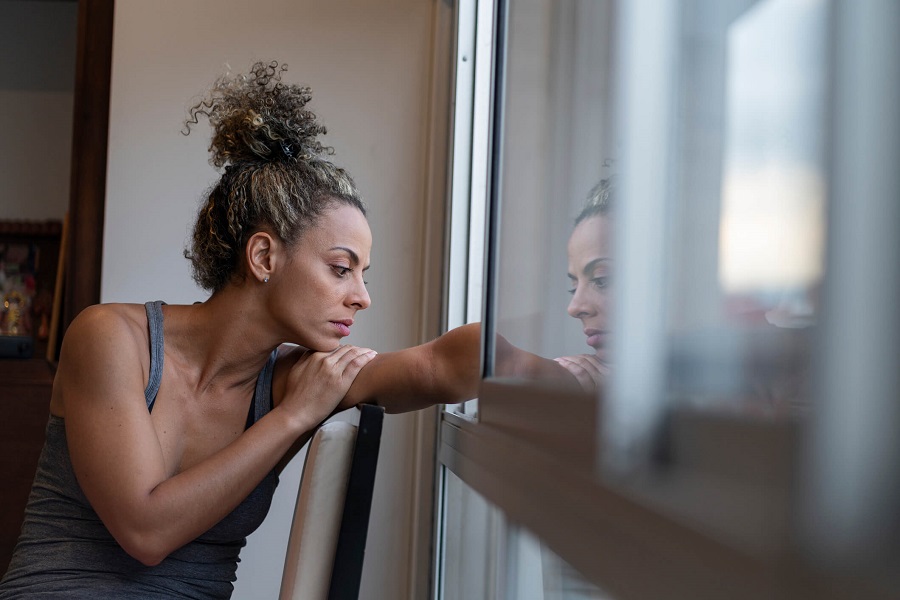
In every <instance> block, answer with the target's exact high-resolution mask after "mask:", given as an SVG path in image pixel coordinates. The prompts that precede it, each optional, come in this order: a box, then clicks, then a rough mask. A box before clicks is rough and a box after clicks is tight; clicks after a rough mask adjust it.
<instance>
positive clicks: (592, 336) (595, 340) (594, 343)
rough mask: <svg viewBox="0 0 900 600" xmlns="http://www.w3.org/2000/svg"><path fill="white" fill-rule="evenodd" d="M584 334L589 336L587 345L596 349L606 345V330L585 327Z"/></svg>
mask: <svg viewBox="0 0 900 600" xmlns="http://www.w3.org/2000/svg"><path fill="white" fill-rule="evenodd" d="M584 335H586V336H587V345H588V346H590V347H591V348H593V349H594V350H599V349H600V348H602V347H603V346H605V345H606V332H605V331H600V330H599V329H585V330H584Z"/></svg>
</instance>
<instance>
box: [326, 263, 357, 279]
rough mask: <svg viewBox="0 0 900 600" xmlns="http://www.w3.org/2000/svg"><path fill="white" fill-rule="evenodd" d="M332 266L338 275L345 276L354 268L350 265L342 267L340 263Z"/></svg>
mask: <svg viewBox="0 0 900 600" xmlns="http://www.w3.org/2000/svg"><path fill="white" fill-rule="evenodd" d="M331 268H332V269H334V272H335V274H336V275H337V276H338V277H344V276H345V275H346V274H347V273H352V272H353V269H351V268H350V267H342V266H340V265H333V266H332V267H331Z"/></svg>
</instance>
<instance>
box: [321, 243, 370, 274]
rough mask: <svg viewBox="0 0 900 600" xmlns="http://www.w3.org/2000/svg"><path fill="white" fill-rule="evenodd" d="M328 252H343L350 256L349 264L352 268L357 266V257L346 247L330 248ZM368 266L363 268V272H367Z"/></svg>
mask: <svg viewBox="0 0 900 600" xmlns="http://www.w3.org/2000/svg"><path fill="white" fill-rule="evenodd" d="M329 250H343V251H344V252H346V253H347V254H348V255H349V256H350V262H351V263H353V266H354V267H355V266H356V265H358V264H359V255H358V254H357V253H356V252H354V251H353V250H351V249H350V248H348V247H346V246H332V247H331V248H329ZM369 266H370V265H366V266H365V267H363V271H368V270H369Z"/></svg>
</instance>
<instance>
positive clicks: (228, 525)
mask: <svg viewBox="0 0 900 600" xmlns="http://www.w3.org/2000/svg"><path fill="white" fill-rule="evenodd" d="M161 305H162V302H159V301H157V302H148V303H147V304H146V309H147V321H148V326H149V331H150V378H149V381H148V383H147V388H146V389H145V390H144V397H145V399H146V401H147V408H148V410H152V409H153V403H154V401H155V400H156V394H157V392H158V390H159V384H160V379H161V377H162V367H163V327H162V308H161ZM276 352H277V351H274V352H272V355H271V356H270V357H269V360H268V362H267V363H266V366H265V367H264V368H263V370H262V371H261V372H260V374H259V377H258V378H257V382H256V390H255V392H254V395H253V401H252V403H251V405H250V411H249V414H248V415H247V427H249V426H251V425H252V424H253V423H255V422H256V421H257V420H259V419H260V418H262V416H263V415H265V414H266V413H267V412H269V410H271V408H272V372H273V370H274V366H275V357H276ZM277 485H278V476H277V475H276V474H275V472H274V471H272V472H270V473H269V474H268V475H266V477H265V479H263V481H262V482H261V483H260V484H259V486H257V487H256V489H254V490H253V492H251V494H250V495H249V496H248V497H247V498H246V499H245V500H244V501H243V502H242V503H241V504H240V505H239V506H238V507H237V508H235V509H234V511H233V512H231V514H229V515H227V516H226V517H225V518H224V519H222V520H221V521H220V522H219V523H218V524H216V525H215V526H214V527H212V528H211V529H210V530H209V531H207V532H206V533H205V534H203V535H202V536H200V537H199V538H197V539H196V540H194V541H193V542H190V543H188V544H187V545H185V546H183V547H182V548H179V549H178V550H176V551H175V552H173V553H172V554H170V555H169V556H168V557H167V558H166V559H165V560H163V561H162V562H161V563H160V564H158V565H156V566H153V567H147V566H145V565H143V564H141V563H140V562H139V561H137V560H135V559H134V558H132V557H131V556H129V555H128V554H127V553H126V552H125V551H124V550H122V548H121V547H120V546H119V545H118V543H116V541H115V539H114V538H113V537H112V535H111V534H110V533H109V531H108V530H107V529H106V527H105V526H104V525H103V523H102V521H100V518H99V517H98V516H97V513H95V512H94V510H93V509H92V508H91V506H90V504H89V503H88V501H87V498H85V496H84V493H83V492H82V491H81V488H80V487H79V485H78V481H77V480H76V479H75V473H74V471H73V469H72V462H71V460H70V458H69V449H68V445H67V443H66V430H65V421H64V420H63V419H61V418H60V417H56V416H53V415H51V416H50V420H49V421H48V423H47V439H46V441H45V443H44V449H43V451H42V452H41V457H40V460H39V462H38V468H37V472H36V474H35V478H34V484H33V485H32V488H31V495H30V496H29V498H28V505H27V507H26V508H25V522H24V524H23V525H22V533H21V535H20V536H19V540H18V543H17V544H16V549H15V552H14V554H13V557H12V561H11V562H10V565H9V569H8V570H7V572H6V575H5V576H4V577H3V580H2V581H0V600H8V599H13V598H17V599H19V598H28V599H32V598H38V599H41V598H73V599H81V598H84V599H90V600H98V599H107V598H111V599H115V598H142V599H143V598H196V599H198V600H199V599H202V600H210V599H214V598H215V599H218V598H230V597H231V592H232V591H233V589H234V586H233V585H232V584H233V582H234V581H235V579H236V576H235V572H236V571H237V563H238V561H239V560H240V559H239V558H238V555H239V553H240V550H241V548H242V547H243V546H244V545H245V544H246V538H247V536H248V535H250V534H251V533H252V532H253V531H255V530H256V528H257V527H259V525H260V524H261V523H262V521H263V519H264V518H265V516H266V514H267V513H268V512H269V507H270V505H271V502H272V495H273V494H274V492H275V487H276V486H277Z"/></svg>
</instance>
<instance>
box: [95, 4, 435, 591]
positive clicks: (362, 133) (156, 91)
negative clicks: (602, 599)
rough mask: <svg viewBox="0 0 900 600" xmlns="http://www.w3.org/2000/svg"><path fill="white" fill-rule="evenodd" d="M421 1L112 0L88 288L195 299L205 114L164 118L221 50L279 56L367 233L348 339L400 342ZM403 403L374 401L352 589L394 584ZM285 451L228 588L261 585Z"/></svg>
mask: <svg viewBox="0 0 900 600" xmlns="http://www.w3.org/2000/svg"><path fill="white" fill-rule="evenodd" d="M433 9H434V2H429V1H426V0H391V1H384V2H371V1H369V0H320V1H311V0H307V1H298V0H257V1H255V2H246V1H245V0H244V1H237V0H191V1H189V2H185V1H183V0H155V1H154V2H146V1H142V0H119V1H118V2H117V3H116V16H115V38H114V54H113V73H112V92H111V94H112V99H111V108H110V134H109V136H110V146H109V171H108V188H107V204H106V226H105V236H104V258H103V272H102V291H101V296H102V300H103V301H104V302H111V301H126V302H143V301H146V300H153V299H163V300H166V301H167V302H170V303H179V302H181V303H184V302H193V301H195V300H201V299H203V298H204V296H205V295H204V294H203V293H202V291H201V290H199V289H198V288H197V287H196V286H195V285H194V284H193V282H192V281H191V278H190V274H189V269H188V263H187V261H186V260H185V259H184V258H183V257H182V250H183V248H184V245H185V242H186V239H187V235H188V231H189V227H190V224H191V222H192V219H193V216H194V212H195V210H196V208H197V206H198V202H199V200H200V197H201V195H202V193H203V191H204V189H205V188H206V186H208V185H209V184H210V183H211V182H212V181H213V180H214V178H215V177H216V173H215V171H214V170H213V169H212V168H211V167H210V166H209V164H208V163H207V153H206V146H207V143H208V138H207V134H208V129H207V128H206V126H201V127H200V128H198V129H197V130H196V131H195V132H194V133H192V134H191V135H190V136H187V137H185V136H182V135H181V134H180V133H179V130H180V129H181V127H182V122H183V119H184V116H185V112H186V110H187V108H188V107H189V106H190V104H191V103H192V100H193V99H194V98H195V97H196V96H197V95H198V94H200V93H202V92H203V90H204V89H205V88H206V87H207V86H208V84H209V83H211V81H212V80H213V79H214V78H215V77H216V75H217V74H219V73H220V72H221V71H222V70H223V69H225V68H226V66H228V65H230V66H231V67H232V68H233V69H235V70H246V68H247V67H248V66H249V64H250V63H251V62H252V61H253V60H256V59H262V60H269V59H272V58H275V59H278V60H280V61H283V62H286V63H287V64H289V65H290V70H289V71H288V74H287V77H288V79H289V80H290V81H293V82H298V83H304V84H308V85H310V86H312V89H313V102H312V105H311V107H312V109H313V110H314V111H316V112H317V113H318V114H319V116H320V117H321V118H322V119H323V121H324V123H325V124H326V125H327V127H328V132H329V133H328V135H327V136H326V138H325V141H326V142H327V143H328V144H330V145H332V146H334V148H335V149H336V151H337V154H336V156H335V160H336V162H338V163H339V164H341V165H342V166H345V167H346V168H348V170H349V171H350V172H351V173H352V174H353V175H354V177H355V179H356V181H357V183H358V185H359V187H360V189H361V191H362V193H363V196H364V198H365V200H366V202H367V204H368V206H369V209H370V222H371V226H372V230H373V235H374V240H375V243H374V248H373V254H372V269H371V272H370V274H369V277H368V279H369V280H370V292H371V295H372V297H373V305H372V307H371V308H370V309H369V310H368V311H367V312H366V313H364V314H362V315H361V316H360V318H359V320H358V324H357V325H356V326H355V327H354V334H353V336H352V337H351V338H350V339H349V341H350V343H356V344H360V345H366V346H370V347H373V348H376V349H378V350H390V349H396V348H399V347H404V346H408V345H411V344H414V343H415V342H416V341H417V335H418V331H419V322H420V321H419V319H420V315H421V311H422V306H421V303H420V301H419V299H420V295H421V292H420V290H419V288H420V286H421V281H422V279H421V278H422V266H421V264H420V263H421V259H420V257H421V256H422V255H423V245H424V240H423V237H424V236H423V219H424V216H425V202H424V197H425V186H426V174H425V171H426V163H425V160H426V159H425V156H426V148H427V143H428V140H427V135H426V131H427V127H426V125H427V122H428V114H427V108H428V100H429V97H428V92H429V78H430V76H431V74H430V72H429V68H430V58H429V57H430V54H431V43H432V40H431V21H432V11H433ZM416 435H417V433H416V430H415V419H414V418H413V417H412V416H408V415H404V416H391V417H388V419H387V423H386V425H385V436H384V442H383V446H382V454H381V460H380V463H379V472H378V478H377V482H376V496H375V501H374V505H373V510H372V523H371V527H370V537H369V552H368V553H367V556H366V566H365V572H364V575H363V594H362V596H361V597H362V598H372V599H385V598H391V599H395V598H404V597H407V593H406V586H407V585H408V583H407V575H406V573H407V571H408V564H409V561H410V556H409V555H408V554H409V543H408V542H409V539H410V537H411V535H412V531H411V530H410V522H411V519H412V517H411V515H412V514H413V506H412V489H413V457H414V451H415V444H414V439H415V437H416ZM300 467H301V464H300V460H295V461H294V462H293V463H292V465H291V466H290V467H289V468H288V470H287V471H286V472H285V474H284V476H283V477H282V482H281V485H280V486H279V490H278V493H277V494H276V497H275V501H274V505H273V508H272V511H271V513H270V515H269V518H268V519H267V521H266V523H265V524H264V525H263V527H262V528H261V529H260V530H259V531H258V532H257V533H255V534H254V535H253V536H251V538H250V539H249V542H248V546H247V548H246V549H245V550H244V552H243V554H242V562H241V564H240V567H239V569H238V582H237V585H236V592H235V596H234V597H235V598H236V599H238V600H240V599H247V600H250V599H256V598H275V597H277V591H278V585H279V581H280V577H281V568H282V562H283V557H284V551H285V547H286V543H287V530H288V527H289V525H290V519H291V513H292V511H293V505H294V500H295V495H296V488H297V482H298V479H299V471H300Z"/></svg>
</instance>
